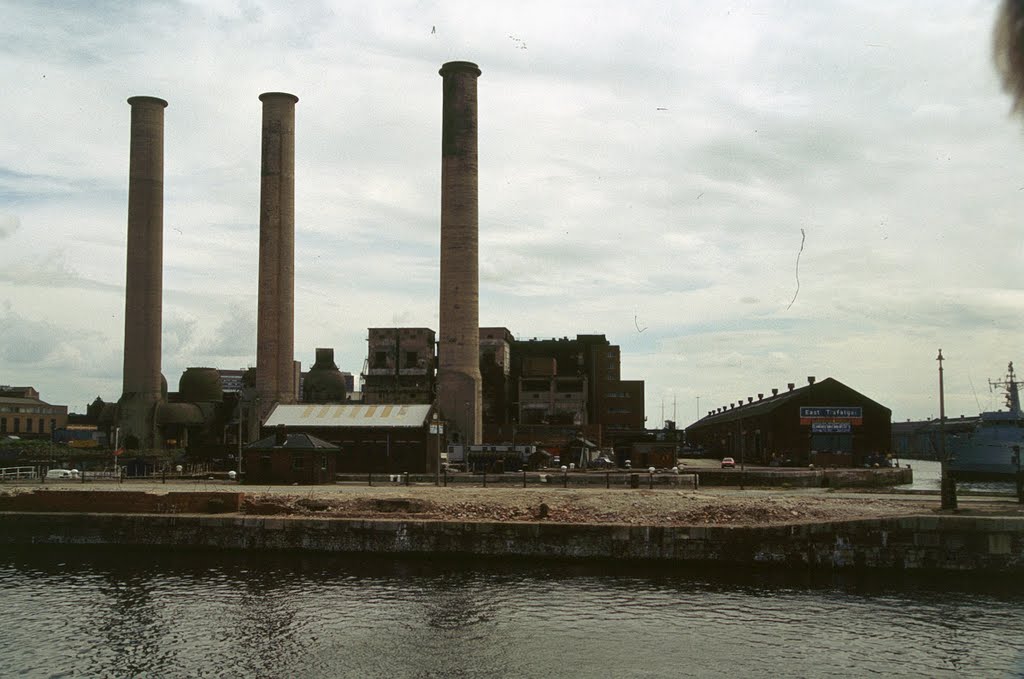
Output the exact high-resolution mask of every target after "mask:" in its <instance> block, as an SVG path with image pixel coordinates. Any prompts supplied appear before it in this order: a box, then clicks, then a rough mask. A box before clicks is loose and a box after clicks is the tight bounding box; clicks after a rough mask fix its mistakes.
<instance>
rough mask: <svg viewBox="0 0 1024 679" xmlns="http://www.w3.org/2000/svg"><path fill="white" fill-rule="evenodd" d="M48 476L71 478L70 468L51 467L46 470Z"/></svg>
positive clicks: (49, 477)
mask: <svg viewBox="0 0 1024 679" xmlns="http://www.w3.org/2000/svg"><path fill="white" fill-rule="evenodd" d="M46 478H48V479H70V478H71V470H70V469H50V470H48V471H47V472H46Z"/></svg>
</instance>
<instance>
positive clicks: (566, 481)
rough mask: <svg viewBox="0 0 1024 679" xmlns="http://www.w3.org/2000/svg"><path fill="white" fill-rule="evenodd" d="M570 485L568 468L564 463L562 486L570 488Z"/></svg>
mask: <svg viewBox="0 0 1024 679" xmlns="http://www.w3.org/2000/svg"><path fill="white" fill-rule="evenodd" d="M568 487H569V473H568V468H567V467H566V466H565V465H564V464H563V465H562V488H568Z"/></svg>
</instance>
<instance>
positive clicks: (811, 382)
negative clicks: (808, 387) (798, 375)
mask: <svg viewBox="0 0 1024 679" xmlns="http://www.w3.org/2000/svg"><path fill="white" fill-rule="evenodd" d="M807 384H814V375H808V376H807Z"/></svg>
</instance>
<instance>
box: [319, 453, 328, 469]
mask: <svg viewBox="0 0 1024 679" xmlns="http://www.w3.org/2000/svg"><path fill="white" fill-rule="evenodd" d="M320 469H323V470H324V471H327V456H326V455H321V456H320Z"/></svg>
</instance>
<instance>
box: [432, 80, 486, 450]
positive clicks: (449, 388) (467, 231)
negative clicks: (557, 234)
mask: <svg viewBox="0 0 1024 679" xmlns="http://www.w3.org/2000/svg"><path fill="white" fill-rule="evenodd" d="M439 73H440V74H441V77H442V78H443V81H444V82H443V88H444V99H443V103H442V116H441V305H440V319H439V338H438V347H437V354H438V356H437V359H438V370H437V383H438V384H437V402H438V407H439V408H440V410H441V414H442V415H443V416H444V417H445V418H446V419H447V420H448V421H449V422H452V423H454V424H455V431H456V432H458V433H459V435H460V436H461V437H462V440H463V442H464V443H469V444H475V443H479V442H480V438H481V419H480V410H481V399H480V321H479V305H480V294H479V287H480V283H479V261H478V242H479V215H478V201H477V118H476V82H477V78H478V77H479V76H480V69H479V68H478V67H477V65H476V64H473V63H470V62H468V61H450V62H448V63H446V64H444V65H443V66H442V67H441V70H440V71H439Z"/></svg>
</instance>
